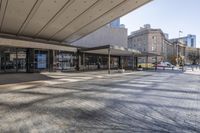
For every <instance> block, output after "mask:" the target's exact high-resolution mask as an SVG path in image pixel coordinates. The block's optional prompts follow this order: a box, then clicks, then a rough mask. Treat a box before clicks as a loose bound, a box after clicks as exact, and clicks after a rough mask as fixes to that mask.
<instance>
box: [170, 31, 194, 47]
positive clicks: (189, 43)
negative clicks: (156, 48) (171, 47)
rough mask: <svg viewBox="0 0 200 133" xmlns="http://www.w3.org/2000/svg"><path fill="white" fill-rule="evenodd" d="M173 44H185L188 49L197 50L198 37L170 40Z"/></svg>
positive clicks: (188, 36)
mask: <svg viewBox="0 0 200 133" xmlns="http://www.w3.org/2000/svg"><path fill="white" fill-rule="evenodd" d="M170 41H171V42H177V41H179V42H180V43H182V44H184V45H185V46H187V47H191V48H196V35H191V34H189V35H187V36H185V37H180V38H174V39H170Z"/></svg>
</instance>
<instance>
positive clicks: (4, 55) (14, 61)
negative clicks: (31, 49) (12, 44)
mask: <svg viewBox="0 0 200 133" xmlns="http://www.w3.org/2000/svg"><path fill="white" fill-rule="evenodd" d="M0 72H1V73H2V72H6V73H9V72H26V49H20V48H9V47H0Z"/></svg>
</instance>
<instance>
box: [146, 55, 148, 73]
mask: <svg viewBox="0 0 200 133" xmlns="http://www.w3.org/2000/svg"><path fill="white" fill-rule="evenodd" d="M146 69H147V70H148V56H146Z"/></svg>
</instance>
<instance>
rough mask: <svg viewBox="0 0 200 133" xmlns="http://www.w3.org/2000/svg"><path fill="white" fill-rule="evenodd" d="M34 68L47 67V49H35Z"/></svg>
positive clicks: (44, 68) (41, 68)
mask: <svg viewBox="0 0 200 133" xmlns="http://www.w3.org/2000/svg"><path fill="white" fill-rule="evenodd" d="M35 69H38V70H39V71H41V70H46V69H48V51H41V50H35Z"/></svg>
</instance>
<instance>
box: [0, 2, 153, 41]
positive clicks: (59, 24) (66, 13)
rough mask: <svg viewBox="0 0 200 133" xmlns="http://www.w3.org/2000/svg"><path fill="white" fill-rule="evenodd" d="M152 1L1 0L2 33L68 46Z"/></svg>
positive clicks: (0, 23) (0, 30)
mask: <svg viewBox="0 0 200 133" xmlns="http://www.w3.org/2000/svg"><path fill="white" fill-rule="evenodd" d="M150 1H151V0H0V33H4V34H12V35H17V36H25V37H31V38H35V39H44V40H51V41H58V42H64V41H66V42H67V43H70V42H73V41H76V40H77V39H80V38H81V37H84V36H86V35H87V34H89V33H91V32H93V31H95V30H97V29H98V28H100V27H102V26H104V25H105V24H107V23H109V22H111V21H112V20H114V19H116V18H118V17H120V16H123V15H125V14H127V13H129V12H130V11H133V10H135V9H137V8H138V7H140V6H142V5H144V4H146V3H148V2H150Z"/></svg>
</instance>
